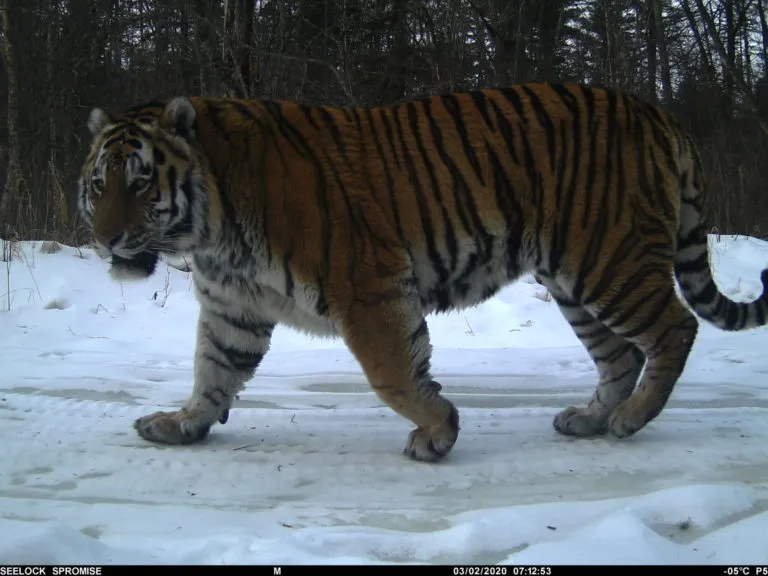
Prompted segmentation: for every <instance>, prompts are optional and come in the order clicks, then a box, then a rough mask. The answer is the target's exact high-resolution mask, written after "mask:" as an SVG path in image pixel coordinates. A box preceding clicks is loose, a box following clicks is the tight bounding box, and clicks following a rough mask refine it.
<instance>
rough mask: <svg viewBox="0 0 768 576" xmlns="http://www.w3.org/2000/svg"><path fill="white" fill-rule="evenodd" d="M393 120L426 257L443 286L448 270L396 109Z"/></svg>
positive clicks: (428, 205)
mask: <svg viewBox="0 0 768 576" xmlns="http://www.w3.org/2000/svg"><path fill="white" fill-rule="evenodd" d="M393 112H394V116H393V120H394V123H395V129H396V131H397V135H398V138H399V141H400V146H402V149H403V157H404V159H405V165H406V168H407V170H408V176H409V179H410V182H411V185H412V186H413V191H414V195H415V196H416V203H417V204H418V206H419V215H420V217H421V225H422V226H423V228H424V237H425V240H426V242H427V255H428V257H429V260H430V262H431V263H432V266H433V267H434V269H435V271H436V273H437V276H438V282H439V283H440V284H445V282H446V281H447V280H448V270H447V269H446V267H445V263H444V262H443V260H442V258H441V256H440V253H439V252H438V251H437V246H436V245H435V231H434V228H433V226H432V219H431V216H430V213H429V208H430V204H429V203H428V202H427V199H426V198H425V197H424V193H423V191H422V188H421V183H420V182H419V178H418V176H417V174H416V168H415V166H414V165H413V160H412V159H411V156H410V154H408V153H407V150H408V148H407V146H406V144H405V134H404V131H403V126H402V124H401V122H400V118H399V117H398V115H397V108H395V110H394V111H393Z"/></svg>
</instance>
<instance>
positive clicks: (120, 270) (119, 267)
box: [109, 250, 160, 280]
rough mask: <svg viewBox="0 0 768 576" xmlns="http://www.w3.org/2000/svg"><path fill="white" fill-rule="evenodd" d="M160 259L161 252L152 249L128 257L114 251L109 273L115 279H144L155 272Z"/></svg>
mask: <svg viewBox="0 0 768 576" xmlns="http://www.w3.org/2000/svg"><path fill="white" fill-rule="evenodd" d="M159 259H160V254H159V253H158V252H154V251H150V250H144V251H142V252H138V253H137V254H134V255H132V256H130V257H127V258H126V257H123V256H118V255H117V254H115V253H114V252H113V253H112V266H111V268H110V269H109V274H110V275H111V276H112V278H114V279H115V280H144V279H145V278H149V277H150V276H152V274H153V273H154V272H155V269H156V268H157V261H158V260H159Z"/></svg>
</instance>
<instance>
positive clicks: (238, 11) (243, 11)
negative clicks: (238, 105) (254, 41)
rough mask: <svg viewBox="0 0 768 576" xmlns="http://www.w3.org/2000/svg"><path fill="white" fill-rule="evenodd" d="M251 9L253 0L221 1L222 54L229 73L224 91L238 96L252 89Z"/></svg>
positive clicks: (252, 9)
mask: <svg viewBox="0 0 768 576" xmlns="http://www.w3.org/2000/svg"><path fill="white" fill-rule="evenodd" d="M254 8H255V6H254V0H225V1H224V36H223V38H222V47H223V54H222V56H223V60H224V62H225V64H226V66H227V67H228V68H229V72H230V78H227V79H226V81H225V86H226V88H227V92H229V93H230V94H231V95H233V96H236V97H238V98H248V97H249V96H250V94H251V91H252V86H251V58H250V55H251V54H250V44H251V36H252V34H253V11H254Z"/></svg>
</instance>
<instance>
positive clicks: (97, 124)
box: [88, 108, 115, 136]
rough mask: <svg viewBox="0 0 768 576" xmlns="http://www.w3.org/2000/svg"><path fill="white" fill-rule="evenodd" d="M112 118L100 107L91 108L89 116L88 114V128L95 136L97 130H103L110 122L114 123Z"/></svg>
mask: <svg viewBox="0 0 768 576" xmlns="http://www.w3.org/2000/svg"><path fill="white" fill-rule="evenodd" d="M114 122H115V121H114V119H113V118H112V116H110V115H109V114H108V113H107V112H105V111H104V110H102V109H101V108H94V109H93V110H91V114H90V116H88V130H90V131H91V135H93V136H96V134H98V133H99V132H101V131H102V130H104V128H106V127H107V126H109V125H110V124H114Z"/></svg>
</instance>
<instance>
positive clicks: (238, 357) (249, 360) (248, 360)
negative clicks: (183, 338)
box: [202, 322, 264, 372]
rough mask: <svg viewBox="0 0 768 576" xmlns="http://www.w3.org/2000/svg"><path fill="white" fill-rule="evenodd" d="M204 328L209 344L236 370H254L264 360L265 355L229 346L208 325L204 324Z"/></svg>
mask: <svg viewBox="0 0 768 576" xmlns="http://www.w3.org/2000/svg"><path fill="white" fill-rule="evenodd" d="M202 326H203V328H204V330H205V332H206V336H207V340H208V342H210V343H211V345H212V346H213V347H214V348H215V349H216V351H217V352H219V353H220V354H221V355H222V356H223V357H224V359H225V360H226V361H227V362H228V363H229V364H230V365H231V366H232V367H233V368H234V369H236V370H240V371H243V372H244V371H250V370H253V369H255V368H256V367H257V366H258V365H259V363H260V362H261V360H262V359H263V358H264V354H263V353H261V352H250V351H248V350H240V349H238V348H235V347H233V346H227V345H226V344H224V343H223V342H221V341H220V340H218V339H217V338H216V335H215V333H214V331H213V330H212V329H211V327H210V325H209V324H208V323H206V322H203V323H202Z"/></svg>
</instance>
